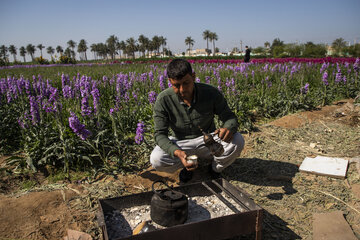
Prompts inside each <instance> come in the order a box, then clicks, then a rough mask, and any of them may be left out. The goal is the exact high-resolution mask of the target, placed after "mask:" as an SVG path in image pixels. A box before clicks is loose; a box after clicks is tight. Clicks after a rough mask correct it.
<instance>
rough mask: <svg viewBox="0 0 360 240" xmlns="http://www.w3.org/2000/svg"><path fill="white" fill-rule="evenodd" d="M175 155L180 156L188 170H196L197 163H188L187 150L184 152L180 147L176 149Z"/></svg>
mask: <svg viewBox="0 0 360 240" xmlns="http://www.w3.org/2000/svg"><path fill="white" fill-rule="evenodd" d="M174 156H176V157H178V158H179V159H180V160H181V162H182V164H183V165H184V167H185V168H186V170H188V171H194V170H195V169H196V168H197V167H198V165H197V164H194V163H188V162H187V161H186V157H187V155H186V152H184V151H182V150H179V149H177V150H175V152H174Z"/></svg>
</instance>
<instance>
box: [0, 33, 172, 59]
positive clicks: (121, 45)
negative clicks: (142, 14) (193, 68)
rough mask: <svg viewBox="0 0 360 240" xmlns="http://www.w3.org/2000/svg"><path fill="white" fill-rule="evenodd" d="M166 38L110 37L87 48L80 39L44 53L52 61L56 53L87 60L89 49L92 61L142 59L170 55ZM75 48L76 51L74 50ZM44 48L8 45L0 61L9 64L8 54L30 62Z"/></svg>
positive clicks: (3, 49)
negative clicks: (141, 57) (120, 39)
mask: <svg viewBox="0 0 360 240" xmlns="http://www.w3.org/2000/svg"><path fill="white" fill-rule="evenodd" d="M166 40H167V39H166V38H165V37H163V36H157V35H155V36H153V37H152V38H151V39H150V38H148V37H146V36H144V35H143V34H141V35H140V36H139V38H138V39H135V38H133V37H131V38H128V39H127V40H126V41H119V39H118V37H116V36H115V35H111V36H110V37H109V38H108V39H107V40H106V41H105V43H94V44H91V45H90V47H88V44H87V42H86V40H85V39H81V40H80V41H79V43H76V42H75V41H73V40H69V41H68V42H67V48H65V50H64V48H63V47H62V46H60V45H59V46H57V47H56V48H53V47H52V46H48V47H47V48H46V52H47V53H48V54H49V55H50V56H51V58H52V59H53V55H54V54H55V51H56V53H58V54H59V55H60V56H66V57H69V58H73V59H75V58H76V52H75V50H77V52H78V53H79V59H80V60H85V61H86V60H88V59H87V55H86V51H87V50H88V49H90V51H91V52H93V54H94V59H95V60H98V59H107V58H111V59H112V60H114V59H115V57H116V55H119V56H120V58H121V57H122V54H123V55H124V57H126V58H135V53H136V52H139V53H141V54H142V56H143V57H145V56H146V55H147V56H152V55H156V56H159V55H160V54H164V55H172V53H171V51H170V50H168V49H166V48H165V46H166V44H167V43H166ZM76 47H77V49H76ZM44 48H45V46H44V45H43V44H38V45H37V46H36V47H35V45H33V44H28V45H27V46H22V47H20V48H19V49H17V47H15V46H14V45H10V46H9V47H6V46H5V45H1V46H0V59H1V60H3V61H4V62H9V53H10V54H11V55H12V56H13V59H14V62H18V61H17V59H16V56H17V54H18V50H19V54H20V56H21V57H22V58H23V62H26V56H27V55H29V56H30V58H31V61H35V52H36V50H37V49H39V50H40V57H41V58H43V49H44Z"/></svg>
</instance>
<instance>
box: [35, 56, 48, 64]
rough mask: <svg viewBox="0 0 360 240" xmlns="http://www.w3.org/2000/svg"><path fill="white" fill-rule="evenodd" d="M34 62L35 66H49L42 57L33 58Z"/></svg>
mask: <svg viewBox="0 0 360 240" xmlns="http://www.w3.org/2000/svg"><path fill="white" fill-rule="evenodd" d="M34 60H35V62H36V63H37V64H41V65H42V64H49V61H48V60H47V59H45V58H43V57H42V56H40V57H37V58H35V59H34Z"/></svg>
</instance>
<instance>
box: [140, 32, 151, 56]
mask: <svg viewBox="0 0 360 240" xmlns="http://www.w3.org/2000/svg"><path fill="white" fill-rule="evenodd" d="M138 42H139V51H140V52H142V54H143V57H145V52H146V49H148V46H149V42H150V40H149V39H148V38H147V37H145V36H144V35H142V34H141V35H140V36H139V38H138Z"/></svg>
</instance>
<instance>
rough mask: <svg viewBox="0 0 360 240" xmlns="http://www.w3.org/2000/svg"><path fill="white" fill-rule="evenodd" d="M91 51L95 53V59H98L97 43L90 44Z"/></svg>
mask: <svg viewBox="0 0 360 240" xmlns="http://www.w3.org/2000/svg"><path fill="white" fill-rule="evenodd" d="M90 51H91V52H93V53H94V59H95V60H97V45H96V44H95V43H93V44H91V45H90Z"/></svg>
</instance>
